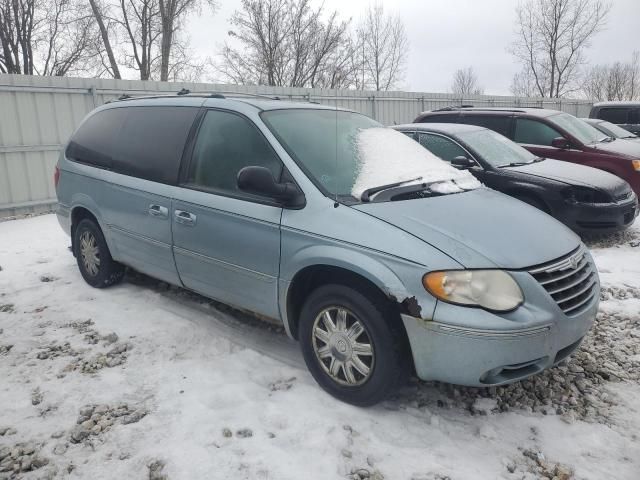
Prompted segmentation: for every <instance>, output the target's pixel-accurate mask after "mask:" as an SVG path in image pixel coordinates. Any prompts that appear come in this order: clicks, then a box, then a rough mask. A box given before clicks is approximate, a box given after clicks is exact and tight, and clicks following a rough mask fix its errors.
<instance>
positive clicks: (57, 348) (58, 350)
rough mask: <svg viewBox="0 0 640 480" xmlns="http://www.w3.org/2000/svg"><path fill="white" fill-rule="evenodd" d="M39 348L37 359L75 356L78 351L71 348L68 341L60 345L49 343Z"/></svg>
mask: <svg viewBox="0 0 640 480" xmlns="http://www.w3.org/2000/svg"><path fill="white" fill-rule="evenodd" d="M38 350H40V351H39V352H38V353H37V355H36V358H37V359H38V360H48V359H52V358H57V357H63V356H64V357H77V356H78V352H77V351H76V350H74V349H73V348H71V344H70V343H69V342H65V343H63V344H62V345H60V344H58V343H55V342H54V343H51V344H49V345H45V346H44V347H38Z"/></svg>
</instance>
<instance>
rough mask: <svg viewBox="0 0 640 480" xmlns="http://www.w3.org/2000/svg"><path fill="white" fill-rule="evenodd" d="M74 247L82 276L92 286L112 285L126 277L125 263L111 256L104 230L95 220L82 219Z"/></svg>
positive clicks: (75, 236) (74, 240)
mask: <svg viewBox="0 0 640 480" xmlns="http://www.w3.org/2000/svg"><path fill="white" fill-rule="evenodd" d="M73 248H74V252H73V253H74V255H75V256H76V261H77V262H78V268H79V269H80V273H81V274H82V278H84V280H85V282H87V283H88V284H89V285H91V286H92V287H95V288H105V287H110V286H111V285H115V284H116V283H119V282H121V281H122V279H123V278H124V271H125V268H124V265H122V264H120V263H118V262H116V261H115V260H113V258H111V253H110V252H109V247H108V246H107V242H106V241H105V239H104V235H103V234H102V230H100V227H99V226H98V225H97V224H96V222H94V221H93V220H90V219H88V218H85V219H84V220H81V221H80V223H79V224H78V226H77V227H76V229H75V232H74V237H73ZM92 257H93V260H97V264H96V262H95V261H92Z"/></svg>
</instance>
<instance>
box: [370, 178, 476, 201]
mask: <svg viewBox="0 0 640 480" xmlns="http://www.w3.org/2000/svg"><path fill="white" fill-rule="evenodd" d="M447 182H452V183H453V184H455V185H456V186H457V184H456V181H455V180H453V179H452V180H437V181H434V182H425V183H418V184H415V185H396V186H393V187H389V188H385V189H384V190H380V191H378V192H377V193H378V195H376V196H375V198H373V199H371V198H370V197H367V199H366V200H365V198H364V194H363V195H362V201H363V202H386V201H390V200H393V199H394V198H395V197H397V196H399V195H404V196H406V195H411V194H413V193H418V192H428V193H436V192H433V191H432V190H431V187H432V186H434V185H438V184H442V183H447ZM402 183H406V182H402ZM458 188H460V190H461V191H464V190H465V189H464V188H461V187H458Z"/></svg>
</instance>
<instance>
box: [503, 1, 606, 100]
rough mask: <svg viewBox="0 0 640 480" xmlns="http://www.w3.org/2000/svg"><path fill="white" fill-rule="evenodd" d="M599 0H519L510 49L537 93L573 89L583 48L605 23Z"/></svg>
mask: <svg viewBox="0 0 640 480" xmlns="http://www.w3.org/2000/svg"><path fill="white" fill-rule="evenodd" d="M609 10H610V5H609V4H605V3H604V2H603V1H602V0H523V1H522V2H521V3H520V4H519V5H518V7H517V19H518V30H517V40H516V41H515V42H514V43H513V45H512V47H511V52H512V53H513V55H515V56H516V57H517V58H518V59H520V61H521V62H522V64H523V66H524V68H525V70H526V71H527V72H528V74H529V75H531V78H532V79H533V82H534V84H535V86H536V90H537V94H538V95H539V96H541V97H550V98H557V97H562V96H565V95H567V94H569V93H571V92H573V91H575V90H577V88H578V86H577V85H576V83H577V81H578V77H579V74H580V65H581V64H582V63H583V61H584V58H583V56H584V51H585V49H587V48H588V47H589V46H590V42H591V40H592V38H593V37H594V35H595V34H597V33H598V32H599V31H600V30H601V29H602V28H603V27H604V25H605V21H606V17H607V14H608V12H609Z"/></svg>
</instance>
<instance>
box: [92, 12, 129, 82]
mask: <svg viewBox="0 0 640 480" xmlns="http://www.w3.org/2000/svg"><path fill="white" fill-rule="evenodd" d="M89 4H90V5H91V11H92V12H93V16H94V18H95V19H96V23H97V24H98V28H99V29H100V39H101V42H102V43H101V45H102V48H103V49H104V52H105V53H106V55H107V58H108V61H109V62H108V64H106V65H105V69H106V70H107V71H108V72H109V73H110V74H111V76H112V77H113V78H122V77H121V76H120V67H119V66H118V62H117V61H116V57H115V55H114V53H113V47H112V46H111V35H110V29H109V24H107V23H106V22H105V16H104V14H103V10H104V7H103V6H102V4H100V3H99V0H89ZM97 51H98V53H99V54H101V53H102V49H101V48H97ZM101 63H104V62H103V61H101Z"/></svg>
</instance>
